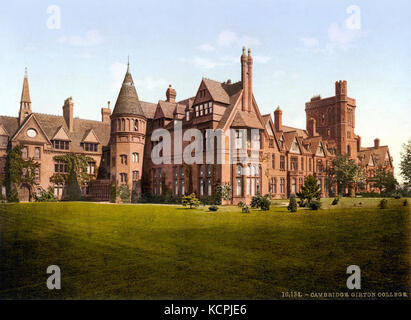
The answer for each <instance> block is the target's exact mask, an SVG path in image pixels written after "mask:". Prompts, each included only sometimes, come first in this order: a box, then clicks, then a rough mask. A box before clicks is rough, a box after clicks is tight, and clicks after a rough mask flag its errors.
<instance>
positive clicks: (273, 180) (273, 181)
mask: <svg viewBox="0 0 411 320" xmlns="http://www.w3.org/2000/svg"><path fill="white" fill-rule="evenodd" d="M270 193H277V179H276V178H271V180H270Z"/></svg>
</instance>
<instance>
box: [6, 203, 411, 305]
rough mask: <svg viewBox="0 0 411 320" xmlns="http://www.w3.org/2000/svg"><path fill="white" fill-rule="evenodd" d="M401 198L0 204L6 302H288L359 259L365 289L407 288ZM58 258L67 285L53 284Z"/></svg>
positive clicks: (406, 223) (334, 281)
mask: <svg viewBox="0 0 411 320" xmlns="http://www.w3.org/2000/svg"><path fill="white" fill-rule="evenodd" d="M357 201H358V202H362V205H361V206H362V207H361V208H358V204H357ZM403 201H404V200H403V199H400V200H394V199H389V203H388V206H389V207H388V209H384V210H381V209H377V208H376V206H377V202H378V200H376V199H354V200H350V199H347V200H346V199H343V200H342V201H341V202H340V203H339V205H338V208H333V209H324V210H320V211H317V212H316V211H311V210H299V211H298V212H297V213H289V212H288V211H287V210H286V208H285V207H281V206H280V204H281V201H277V202H275V205H273V206H272V208H271V210H270V211H268V212H261V211H259V210H252V211H251V213H250V214H242V213H240V209H238V208H237V207H221V208H220V209H219V211H217V212H208V210H207V207H205V208H203V207H201V208H199V209H193V210H190V209H184V208H182V207H181V206H165V205H112V204H93V203H27V204H0V299H10V298H29V299H38V298H46V299H50V298H57V299H61V298H68V299H72V298H74V299H78V298H84V299H93V298H97V299H108V298H111V299H125V298H132V299H169V298H170V299H279V298H281V292H282V291H302V292H307V293H310V292H312V291H315V292H320V291H327V292H337V291H338V292H340V291H347V288H346V279H347V277H348V275H347V274H346V268H347V266H349V265H352V264H356V265H359V266H360V267H361V272H362V291H375V292H377V291H384V292H386V291H401V292H407V291H409V281H410V279H409V268H410V260H411V255H410V210H409V208H410V207H409V206H408V207H404V206H402V202H403ZM408 201H409V202H411V201H410V199H409V200H408ZM282 202H287V201H282ZM330 202H331V200H329V199H325V200H324V206H325V207H326V208H328V207H330V206H329V205H328V204H329V203H330ZM354 204H356V205H355V206H354ZM410 205H411V203H410ZM53 264H55V265H58V266H60V268H61V272H62V289H61V290H48V289H47V287H46V279H47V277H48V275H47V274H46V268H47V267H48V266H49V265H53Z"/></svg>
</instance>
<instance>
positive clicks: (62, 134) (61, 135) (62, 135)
mask: <svg viewBox="0 0 411 320" xmlns="http://www.w3.org/2000/svg"><path fill="white" fill-rule="evenodd" d="M51 139H52V140H66V141H70V138H69V136H68V134H67V132H66V130H64V128H63V126H60V127H59V128H58V129H57V131H56V134H55V135H54V136H53V138H51Z"/></svg>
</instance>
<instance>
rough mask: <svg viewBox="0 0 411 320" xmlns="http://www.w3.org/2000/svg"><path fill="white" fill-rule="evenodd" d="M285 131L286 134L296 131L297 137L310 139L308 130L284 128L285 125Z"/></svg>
mask: <svg viewBox="0 0 411 320" xmlns="http://www.w3.org/2000/svg"><path fill="white" fill-rule="evenodd" d="M283 131H284V132H290V131H295V132H297V135H299V136H301V137H303V138H307V137H308V132H307V130H304V129H298V128H293V127H289V126H284V125H283Z"/></svg>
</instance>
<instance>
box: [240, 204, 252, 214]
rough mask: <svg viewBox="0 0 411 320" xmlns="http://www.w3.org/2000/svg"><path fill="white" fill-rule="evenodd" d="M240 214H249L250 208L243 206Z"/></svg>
mask: <svg viewBox="0 0 411 320" xmlns="http://www.w3.org/2000/svg"><path fill="white" fill-rule="evenodd" d="M241 212H242V213H250V208H249V207H248V206H247V205H244V206H243V207H242V208H241Z"/></svg>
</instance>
